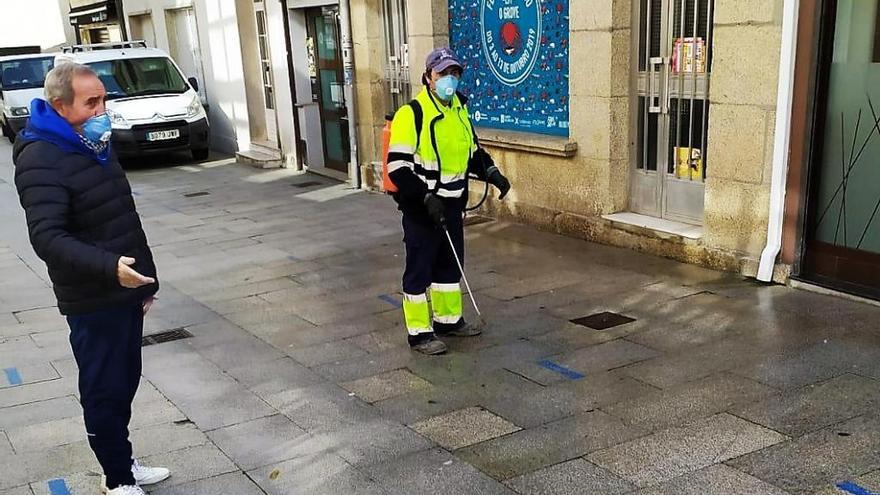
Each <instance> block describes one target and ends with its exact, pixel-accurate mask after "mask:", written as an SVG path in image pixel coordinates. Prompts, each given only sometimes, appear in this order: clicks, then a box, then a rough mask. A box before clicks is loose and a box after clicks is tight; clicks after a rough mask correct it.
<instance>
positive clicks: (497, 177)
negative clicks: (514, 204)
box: [489, 168, 510, 199]
mask: <svg viewBox="0 0 880 495" xmlns="http://www.w3.org/2000/svg"><path fill="white" fill-rule="evenodd" d="M489 184H492V185H493V186H495V187H497V188H498V192H500V193H501V195H500V196H498V199H504V196H507V193H508V191H510V181H509V180H507V177H505V176H504V175H502V174H501V171H500V170H498V169H497V168H496V169H495V170H493V171H492V172H491V173H490V174H489Z"/></svg>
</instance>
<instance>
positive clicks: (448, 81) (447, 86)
mask: <svg viewBox="0 0 880 495" xmlns="http://www.w3.org/2000/svg"><path fill="white" fill-rule="evenodd" d="M458 83H459V81H458V78H457V77H455V76H452V75H450V76H444V77H441V78H440V79H438V80H437V96H439V97H440V99H442V100H443V101H450V100H452V97H453V96H455V92H456V91H458Z"/></svg>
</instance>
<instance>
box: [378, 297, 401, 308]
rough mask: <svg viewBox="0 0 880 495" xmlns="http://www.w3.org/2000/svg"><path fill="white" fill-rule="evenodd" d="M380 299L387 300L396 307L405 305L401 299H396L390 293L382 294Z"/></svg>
mask: <svg viewBox="0 0 880 495" xmlns="http://www.w3.org/2000/svg"><path fill="white" fill-rule="evenodd" d="M379 299H381V300H383V301H385V302H387V303H388V304H390V305H392V306H394V307H395V308H401V307H403V304H401V302H400V301H398V300H397V299H394V298H393V297H391V296H390V295H388V294H382V295H381V296H379Z"/></svg>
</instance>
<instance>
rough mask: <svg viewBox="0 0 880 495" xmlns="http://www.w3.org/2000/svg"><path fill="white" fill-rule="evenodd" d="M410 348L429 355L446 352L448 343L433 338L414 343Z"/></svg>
mask: <svg viewBox="0 0 880 495" xmlns="http://www.w3.org/2000/svg"><path fill="white" fill-rule="evenodd" d="M410 348H411V349H412V350H414V351H416V352H420V353H422V354H427V355H428V356H435V355H437V354H443V353H444V352H446V349H447V348H446V344H444V343H443V341H442V340H440V339H438V338H433V339H429V340H426V341H424V342H421V343H418V344H414V345H412V346H410Z"/></svg>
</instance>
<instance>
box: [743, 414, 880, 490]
mask: <svg viewBox="0 0 880 495" xmlns="http://www.w3.org/2000/svg"><path fill="white" fill-rule="evenodd" d="M728 464H729V465H730V466H732V467H734V468H736V469H739V470H740V471H743V472H745V473H748V474H750V475H752V476H754V477H756V478H759V479H762V480H764V481H766V482H768V483H771V484H773V485H776V486H778V487H780V488H782V489H784V490H787V491H789V492H791V493H798V494H800V493H811V492H813V491H816V490H820V489H823V488H826V487H827V486H829V485H833V484H836V483H838V482H840V481H845V480H851V479H854V478H856V477H858V476H861V475H863V474H865V473H869V472H871V471H875V470H877V469H880V420H878V419H877V417H876V416H860V417H858V418H854V419H851V420H849V421H846V422H844V423H839V424H837V425H834V426H830V427H828V428H824V429H822V430H819V431H816V432H813V433H810V434H807V435H804V436H802V437H800V438H795V439H792V440H791V441H788V442H785V443H781V444H779V445H776V446H774V447H772V448H769V449H765V450H763V451H761V452H755V453H753V454H750V455H747V456H744V457H741V458H739V459H734V460H731V461H730V462H728Z"/></svg>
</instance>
